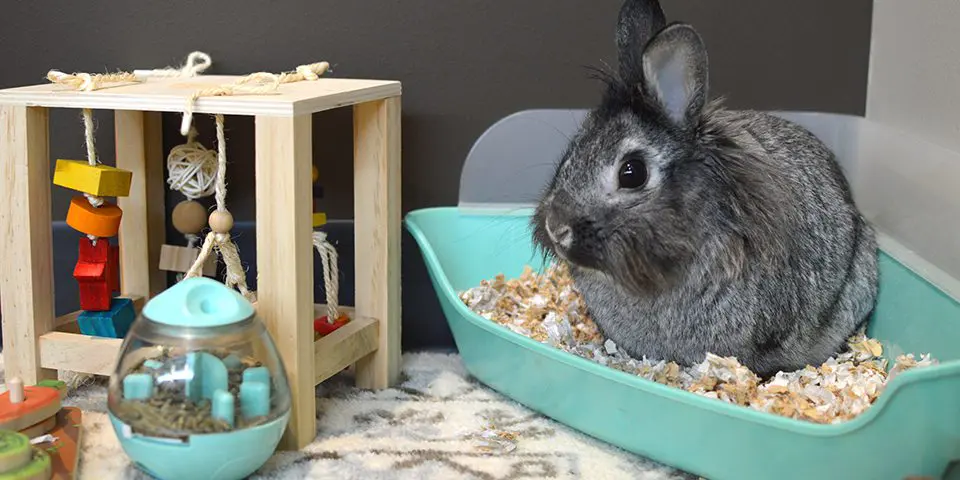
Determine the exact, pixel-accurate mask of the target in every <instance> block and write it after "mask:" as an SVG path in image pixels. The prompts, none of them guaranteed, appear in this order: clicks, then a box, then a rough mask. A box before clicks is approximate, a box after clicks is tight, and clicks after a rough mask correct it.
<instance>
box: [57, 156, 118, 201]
mask: <svg viewBox="0 0 960 480" xmlns="http://www.w3.org/2000/svg"><path fill="white" fill-rule="evenodd" d="M132 179H133V174H132V173H131V172H128V171H126V170H120V169H119V168H114V167H109V166H107V165H90V164H89V163H87V162H86V161H84V160H57V168H56V170H55V171H54V173H53V183H54V185H59V186H61V187H64V188H69V189H71V190H76V191H78V192H83V193H89V194H90V195H96V196H98V197H126V196H128V195H130V181H131V180H132Z"/></svg>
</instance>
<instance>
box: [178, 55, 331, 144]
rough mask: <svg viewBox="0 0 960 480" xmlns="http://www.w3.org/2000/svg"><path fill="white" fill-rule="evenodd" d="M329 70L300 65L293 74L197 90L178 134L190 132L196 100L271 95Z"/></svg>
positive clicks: (326, 65)
mask: <svg viewBox="0 0 960 480" xmlns="http://www.w3.org/2000/svg"><path fill="white" fill-rule="evenodd" d="M329 69H330V64H329V63H328V62H317V63H311V64H308V65H300V66H298V67H297V68H296V70H294V71H293V72H283V73H281V74H279V75H277V74H274V73H269V72H257V73H251V74H250V75H247V76H244V77H242V78H239V79H237V80H236V81H235V82H233V83H230V84H226V85H219V86H216V87H210V88H204V89H201V90H197V91H196V92H194V93H193V95H191V96H190V97H189V98H188V99H187V106H186V108H185V109H184V112H183V121H182V122H181V123H180V134H181V135H184V136H186V135H187V134H188V133H189V132H190V126H191V124H192V123H193V109H194V106H195V104H196V103H197V99H199V98H200V97H224V96H230V95H262V94H266V93H273V92H276V91H277V88H279V87H280V85H281V84H284V83H294V82H301V81H304V80H307V81H315V80H319V79H320V76H321V75H323V74H324V73H326V72H327V71H328V70H329Z"/></svg>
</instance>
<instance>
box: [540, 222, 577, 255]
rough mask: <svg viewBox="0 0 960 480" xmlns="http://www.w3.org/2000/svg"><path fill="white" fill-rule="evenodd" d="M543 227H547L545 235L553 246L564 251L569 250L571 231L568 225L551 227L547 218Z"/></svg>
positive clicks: (571, 237) (571, 239)
mask: <svg viewBox="0 0 960 480" xmlns="http://www.w3.org/2000/svg"><path fill="white" fill-rule="evenodd" d="M544 226H545V227H547V235H548V236H549V237H550V240H551V241H553V243H554V244H556V245H558V246H560V247H562V248H564V249H568V248H570V245H571V244H572V243H573V229H572V228H570V226H569V225H560V226H557V225H551V219H550V218H549V217H548V218H547V221H546V222H545V225H544Z"/></svg>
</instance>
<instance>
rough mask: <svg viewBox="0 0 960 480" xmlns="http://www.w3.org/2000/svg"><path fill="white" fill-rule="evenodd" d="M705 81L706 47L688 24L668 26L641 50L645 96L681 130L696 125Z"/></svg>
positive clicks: (704, 97)
mask: <svg viewBox="0 0 960 480" xmlns="http://www.w3.org/2000/svg"><path fill="white" fill-rule="evenodd" d="M707 81H708V75H707V48H706V46H705V45H704V43H703V39H702V38H701V37H700V35H699V34H698V33H697V31H696V30H694V29H693V27H691V26H690V25H687V24H683V23H675V24H673V25H670V26H668V27H667V28H665V29H663V30H662V31H660V33H658V34H657V35H656V36H655V37H653V39H652V40H650V43H649V44H648V45H647V47H646V49H645V50H644V52H643V90H644V96H645V97H646V98H647V100H649V101H651V102H652V103H653V104H654V107H655V108H656V109H657V110H660V112H661V113H662V114H663V115H664V116H665V117H666V118H667V120H669V121H670V122H672V123H673V124H674V125H675V126H677V127H679V128H681V129H684V130H686V129H688V128H691V127H693V126H695V125H696V123H697V121H698V120H699V118H700V115H701V114H702V113H703V107H704V105H705V104H706V101H707Z"/></svg>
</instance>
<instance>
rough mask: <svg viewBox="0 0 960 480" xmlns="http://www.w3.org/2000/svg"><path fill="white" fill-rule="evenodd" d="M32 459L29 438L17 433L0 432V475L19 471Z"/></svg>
mask: <svg viewBox="0 0 960 480" xmlns="http://www.w3.org/2000/svg"><path fill="white" fill-rule="evenodd" d="M32 457H33V448H32V447H31V446H30V437H29V436H27V435H25V434H22V433H17V432H10V431H4V432H0V474H6V473H8V472H12V471H16V470H20V469H21V468H23V467H24V466H26V465H27V464H28V463H30V459H31V458H32Z"/></svg>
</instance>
